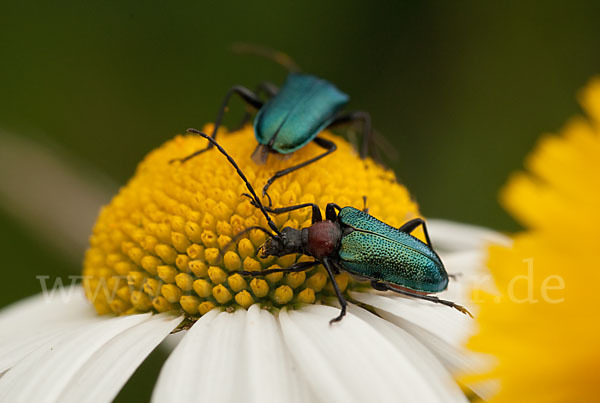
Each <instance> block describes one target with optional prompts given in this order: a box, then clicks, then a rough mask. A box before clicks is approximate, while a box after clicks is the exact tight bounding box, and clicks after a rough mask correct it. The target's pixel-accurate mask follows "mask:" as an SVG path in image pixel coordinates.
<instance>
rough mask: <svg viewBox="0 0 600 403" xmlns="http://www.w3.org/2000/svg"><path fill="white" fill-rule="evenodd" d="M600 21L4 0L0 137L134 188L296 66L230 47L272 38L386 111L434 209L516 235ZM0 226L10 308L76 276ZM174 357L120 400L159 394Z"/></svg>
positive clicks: (512, 10)
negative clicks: (517, 190)
mask: <svg viewBox="0 0 600 403" xmlns="http://www.w3.org/2000/svg"><path fill="white" fill-rule="evenodd" d="M36 3H37V4H36ZM599 17H600V3H598V2H597V1H572V2H569V3H568V5H567V4H566V3H565V2H558V1H545V2H541V1H540V2H529V1H524V2H523V1H519V2H481V1H460V2H446V1H438V2H420V1H408V2H399V1H395V2H386V3H383V2H381V3H376V2H370V3H367V2H362V1H350V0H346V1H329V2H324V1H303V2H272V1H251V2H239V3H237V4H236V3H233V2H208V1H204V2H192V1H179V2H169V3H167V2H163V1H145V2H143V4H142V2H138V1H118V2H117V1H104V2H82V1H71V2H64V1H56V2H31V1H22V2H8V1H4V2H2V5H0V129H1V130H4V131H8V132H12V133H17V134H19V135H21V136H28V137H33V138H36V137H43V138H45V139H46V140H48V139H50V140H51V141H52V142H55V143H58V144H59V145H60V146H62V147H63V148H64V149H66V150H68V151H69V152H71V153H73V154H75V155H77V156H78V157H79V158H80V159H82V160H84V161H86V162H87V163H88V164H89V165H91V166H92V167H94V168H96V169H97V170H99V171H101V172H104V173H105V174H106V175H108V177H110V178H112V179H113V180H114V181H115V183H117V184H123V183H125V181H126V180H127V179H128V178H129V177H130V176H131V174H132V172H133V170H134V169H135V166H136V164H137V163H138V161H140V159H141V158H142V157H143V156H144V155H145V154H146V153H147V152H148V151H150V150H151V149H153V148H155V147H156V146H158V145H160V144H161V143H163V142H164V141H166V140H167V139H169V138H171V137H172V136H173V135H174V134H176V133H181V132H182V131H184V130H185V128H187V127H190V126H195V127H199V126H202V125H203V124H204V123H205V122H209V121H212V120H213V119H214V117H215V114H216V112H217V110H218V106H219V104H220V102H221V100H222V97H223V95H224V94H225V91H226V90H227V89H228V88H229V87H230V86H232V85H233V84H242V85H246V86H249V87H254V86H255V84H256V83H258V82H260V81H263V80H270V81H273V82H274V83H279V84H280V83H281V82H282V81H283V79H284V78H285V75H286V72H285V70H284V69H282V68H281V67H280V66H278V65H275V64H274V63H272V62H270V61H268V60H265V59H261V58H259V57H255V56H248V55H236V54H233V53H231V51H230V50H229V49H230V46H231V44H232V43H233V42H237V41H244V42H249V43H256V44H263V45H267V46H269V47H272V48H275V49H279V50H282V51H284V52H286V53H288V54H289V55H291V56H292V57H293V58H294V59H295V60H296V62H297V63H298V64H299V65H300V66H302V68H303V70H304V71H306V72H310V73H314V74H316V75H318V76H321V77H324V78H326V79H329V80H331V81H332V82H334V83H335V84H337V85H338V86H339V87H340V88H341V89H342V90H344V91H345V92H347V93H348V94H350V95H351V97H352V101H351V104H350V106H349V108H351V109H364V110H367V111H369V112H370V113H371V115H372V118H373V123H374V126H375V127H376V128H377V129H378V130H379V131H380V132H381V133H382V134H384V135H385V136H386V137H387V138H388V139H389V140H390V141H391V142H392V143H393V144H394V145H395V146H396V147H397V150H398V153H399V159H398V160H397V161H396V162H395V163H394V166H393V169H394V170H395V171H396V173H397V175H398V177H399V179H400V180H401V181H402V182H404V183H405V184H406V185H407V186H408V188H409V189H410V190H411V192H412V193H413V194H414V195H415V197H416V199H417V200H418V202H419V203H420V205H421V209H422V212H423V213H424V214H425V215H426V216H429V217H443V218H448V219H452V220H457V221H462V222H468V223H474V224H480V225H485V226H489V227H493V228H497V229H500V230H509V231H510V230H515V229H517V228H518V227H517V226H516V224H514V223H513V222H512V220H511V219H510V218H509V217H508V216H507V215H506V214H505V213H504V212H503V211H502V209H501V208H500V207H499V205H498V203H497V192H498V190H499V188H500V187H501V185H502V184H503V183H504V182H505V180H506V178H507V176H508V175H509V174H510V172H511V171H513V170H515V169H517V168H519V167H521V166H522V161H523V157H524V156H525V155H526V153H527V152H528V151H529V150H530V149H531V148H532V146H533V144H534V142H535V140H536V138H537V137H538V136H539V135H540V134H542V133H544V132H555V131H557V130H558V129H559V128H560V127H561V126H562V124H563V123H564V122H565V120H566V119H567V118H569V117H570V116H572V115H573V114H575V113H578V112H579V111H580V109H579V106H578V105H577V103H576V100H575V95H576V92H577V90H578V89H580V88H581V87H582V86H583V85H584V84H585V83H586V82H587V80H588V79H589V78H590V77H591V76H592V75H594V74H597V73H600V52H599V49H600V24H599V22H598V21H600V19H599ZM233 109H234V110H237V111H238V112H237V114H234V113H232V114H231V117H232V119H230V120H228V122H229V123H230V124H233V122H234V121H237V119H238V117H239V115H240V114H241V113H242V110H243V108H242V106H241V103H237V104H236V105H235V106H233ZM22 158H24V159H27V155H23V156H22ZM10 174H14V175H17V176H18V172H14V173H10ZM23 186H27V183H23ZM0 222H1V230H0V247H1V248H2V249H1V252H2V261H3V268H2V275H3V279H4V284H5V285H7V284H10V286H9V287H8V288H9V290H5V292H3V293H1V294H0V306H4V305H6V304H7V303H9V302H10V301H14V300H16V299H18V298H21V297H23V296H26V295H30V294H33V293H36V292H39V282H38V281H37V280H36V279H35V274H39V273H40V272H44V273H45V274H49V275H50V276H57V275H61V274H62V275H64V274H66V273H76V272H78V270H79V267H78V264H77V263H75V262H74V261H73V260H70V259H68V258H66V257H64V256H62V255H61V254H58V253H56V252H55V251H54V250H52V249H51V248H48V247H46V246H45V245H43V244H42V243H41V242H40V241H39V240H38V238H36V237H35V236H34V235H33V234H31V233H30V232H31V230H30V229H28V227H25V226H23V225H22V223H20V221H19V220H17V219H16V218H14V217H13V216H12V215H11V214H10V212H7V211H3V212H0ZM81 253H82V252H81ZM16 282H17V284H18V285H15V283H16ZM162 359H164V354H162V353H155V354H154V355H153V356H152V359H151V360H150V361H149V362H147V363H145V364H144V365H143V367H142V368H141V370H140V371H139V372H138V373H137V374H136V377H135V378H134V380H133V381H132V382H131V383H130V384H129V386H128V387H127V388H126V389H125V391H124V392H123V393H124V394H122V395H121V398H123V399H125V398H129V399H133V398H134V397H135V398H136V399H137V400H141V401H144V400H147V397H148V395H149V393H150V387H146V388H145V389H143V388H142V386H141V385H144V382H146V385H151V384H152V383H153V382H154V377H155V376H156V373H157V371H158V370H159V368H160V361H161V360H162ZM140 390H143V392H140Z"/></svg>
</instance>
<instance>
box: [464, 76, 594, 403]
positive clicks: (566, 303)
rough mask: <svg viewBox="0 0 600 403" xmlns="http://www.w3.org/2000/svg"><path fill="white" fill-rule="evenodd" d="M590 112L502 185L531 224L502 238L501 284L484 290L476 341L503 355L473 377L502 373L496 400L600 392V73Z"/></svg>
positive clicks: (584, 397) (586, 398)
mask: <svg viewBox="0 0 600 403" xmlns="http://www.w3.org/2000/svg"><path fill="white" fill-rule="evenodd" d="M580 100H581V103H582V105H583V107H584V108H585V110H586V111H587V113H588V114H589V117H590V118H589V119H585V118H583V117H578V118H575V119H573V120H572V121H570V122H569V123H568V124H567V125H566V127H565V128H564V129H563V130H562V132H561V133H560V134H559V135H547V136H544V137H542V139H541V140H540V141H539V143H538V145H537V146H536V148H535V150H534V151H533V152H532V153H531V155H530V156H529V157H528V158H527V160H526V161H525V166H526V168H527V172H519V173H516V174H514V176H513V177H512V178H511V179H510V180H509V182H508V184H507V186H506V188H505V189H504V190H503V192H502V194H501V199H502V201H503V203H504V205H505V206H506V208H507V210H508V211H509V212H511V213H512V215H513V216H514V217H515V218H516V219H517V220H518V221H519V222H520V223H521V224H523V226H524V227H525V230H523V231H522V232H521V233H519V234H517V235H515V236H514V237H513V241H514V242H513V243H512V246H508V247H507V246H504V247H502V246H493V247H491V249H490V255H489V259H488V266H489V268H490V270H491V272H492V275H493V277H494V280H495V283H496V288H497V291H498V292H497V293H493V294H486V293H484V292H481V293H480V299H481V303H480V309H481V313H480V316H479V319H478V322H479V325H480V332H479V334H478V335H477V336H475V337H473V338H472V339H471V340H470V342H469V347H471V348H472V349H473V350H476V351H479V352H482V353H486V354H491V355H494V356H496V358H497V361H498V364H497V366H495V367H494V368H493V369H491V370H490V371H488V372H485V373H484V374H482V375H474V376H471V377H469V380H471V381H481V380H489V379H493V380H497V381H499V386H500V388H499V391H498V393H497V394H496V395H495V396H494V398H493V401H495V402H591V401H597V399H598V391H597V386H598V382H599V381H600V375H599V374H600V342H599V340H600V326H599V325H598V321H597V320H596V319H594V318H597V313H596V306H597V301H596V293H595V291H594V287H595V285H596V284H598V283H599V282H600V267H599V265H598V261H599V258H600V255H599V253H598V249H596V248H597V239H598V227H600V210H599V209H598V207H599V206H600V176H599V173H600V78H596V79H594V80H592V81H591V83H590V84H589V85H588V86H587V87H586V88H585V90H584V91H583V92H582V93H581V96H580Z"/></svg>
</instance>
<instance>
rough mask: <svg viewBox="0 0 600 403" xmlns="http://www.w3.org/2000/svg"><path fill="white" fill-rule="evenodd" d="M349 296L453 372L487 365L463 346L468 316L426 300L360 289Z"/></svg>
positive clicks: (469, 325) (468, 329)
mask: <svg viewBox="0 0 600 403" xmlns="http://www.w3.org/2000/svg"><path fill="white" fill-rule="evenodd" d="M350 295H351V296H352V298H354V299H355V300H357V301H360V302H362V303H364V304H366V305H369V306H372V307H373V308H375V309H376V311H377V313H378V314H379V315H381V317H382V318H384V319H385V320H387V321H389V322H391V323H394V324H395V325H397V326H399V327H401V328H402V329H405V330H406V331H408V332H409V333H410V334H412V335H413V336H414V337H415V338H416V339H418V340H419V341H421V342H422V343H423V344H425V345H426V346H427V347H428V348H429V349H430V350H431V351H432V352H433V353H434V354H435V355H436V356H437V357H438V358H439V359H440V361H441V362H442V363H443V364H444V365H445V366H446V367H447V368H448V369H449V370H450V371H452V372H453V373H454V372H455V371H473V370H474V369H478V368H481V367H482V366H487V360H486V359H484V358H482V357H481V356H479V355H477V354H472V353H469V352H467V351H466V350H465V349H464V348H463V347H462V344H463V341H464V339H465V338H466V337H467V336H468V335H470V333H471V332H472V326H473V322H474V321H473V319H471V318H470V317H468V316H466V315H464V314H462V313H460V312H458V311H456V310H454V309H452V308H448V307H446V306H441V305H436V304H432V303H430V302H427V301H419V300H415V299H410V298H401V297H387V296H382V295H375V294H370V293H360V292H350Z"/></svg>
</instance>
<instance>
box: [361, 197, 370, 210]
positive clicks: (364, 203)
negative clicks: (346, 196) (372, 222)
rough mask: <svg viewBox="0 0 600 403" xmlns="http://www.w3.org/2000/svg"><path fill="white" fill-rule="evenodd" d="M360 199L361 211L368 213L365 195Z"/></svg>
mask: <svg viewBox="0 0 600 403" xmlns="http://www.w3.org/2000/svg"><path fill="white" fill-rule="evenodd" d="M362 199H363V209H362V211H363V213H367V214H369V208H368V207H367V196H363V197H362Z"/></svg>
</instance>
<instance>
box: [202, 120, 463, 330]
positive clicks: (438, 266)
mask: <svg viewBox="0 0 600 403" xmlns="http://www.w3.org/2000/svg"><path fill="white" fill-rule="evenodd" d="M192 132H193V133H197V134H199V135H201V136H202V137H204V138H206V139H208V140H209V141H210V142H211V144H213V145H214V146H216V147H217V149H218V150H219V151H220V152H221V153H223V154H224V155H225V156H226V157H227V159H228V160H229V162H230V163H231V164H232V165H233V166H234V167H235V169H236V170H237V172H238V174H239V176H240V177H241V178H242V180H243V181H244V182H245V184H246V187H247V188H248V190H249V192H250V194H245V195H246V196H248V197H249V198H250V199H251V202H252V204H253V205H254V206H256V207H257V208H259V209H260V210H261V211H262V213H263V215H264V216H265V218H266V219H267V223H268V225H269V227H270V229H271V230H272V231H273V232H274V233H275V234H273V233H271V232H270V231H269V230H267V229H265V228H262V227H252V228H248V229H246V230H245V231H244V232H247V231H249V230H253V229H258V230H261V231H263V232H265V233H266V234H267V235H268V236H269V237H270V238H269V239H267V241H266V242H265V244H264V245H263V246H262V248H261V249H262V257H263V258H266V257H268V256H284V255H289V254H292V253H302V254H304V255H308V256H312V257H313V258H315V260H314V261H308V262H306V261H305V262H298V263H295V264H293V265H291V266H290V267H285V268H278V269H267V270H263V271H260V272H247V271H239V272H238V273H240V274H242V275H244V276H264V275H267V274H271V273H279V272H286V273H289V272H299V271H304V270H308V269H310V268H311V267H314V266H316V265H318V264H322V265H323V266H324V267H325V269H326V271H327V274H328V276H329V279H330V280H331V283H332V285H333V289H334V290H335V293H336V295H337V298H338V300H339V302H340V305H341V308H342V309H341V312H340V314H339V316H337V317H336V318H334V319H332V320H331V322H335V321H339V320H341V319H342V318H343V317H344V315H345V314H346V300H345V298H344V296H343V295H342V292H341V291H340V288H339V286H338V284H337V283H336V281H335V276H334V275H335V274H339V273H340V271H342V270H344V271H347V272H348V273H351V274H353V275H355V276H358V277H360V278H362V279H367V280H369V281H371V286H372V287H373V288H375V289H377V290H381V291H388V290H389V291H394V292H397V293H400V294H403V295H408V296H411V297H414V298H419V299H424V300H427V301H431V302H435V303H439V304H443V305H447V306H450V307H452V308H455V309H457V310H459V311H460V312H462V313H465V314H468V315H471V314H470V313H469V311H468V310H467V309H466V308H464V307H462V306H460V305H458V304H455V303H454V302H452V301H446V300H442V299H439V298H437V297H435V296H432V295H428V294H431V293H437V292H440V291H444V290H445V289H446V288H447V286H448V274H447V273H446V269H445V268H444V264H443V263H442V261H441V259H440V258H439V256H438V255H437V253H436V252H435V251H434V250H433V248H432V245H431V240H430V239H429V234H428V232H427V226H426V225H425V221H423V220H422V219H421V218H415V219H413V220H410V221H408V222H407V223H405V224H404V225H402V226H401V227H400V228H394V227H391V226H389V225H387V224H386V223H384V222H381V221H379V220H378V219H376V218H375V217H373V216H371V215H369V214H368V213H367V212H366V211H361V210H358V209H355V208H354V207H344V208H342V207H340V206H338V205H337V204H335V203H329V204H327V207H326V209H325V220H323V218H322V216H321V210H320V209H319V206H317V205H316V204H314V203H304V204H298V205H296V206H289V207H282V208H277V209H271V208H267V207H265V206H263V204H262V203H261V201H260V199H259V198H258V197H257V195H256V193H255V191H254V189H253V187H252V185H250V183H249V182H248V180H247V179H246V176H245V175H244V173H243V172H242V171H241V169H240V168H239V166H238V165H237V164H236V162H235V161H234V160H233V158H231V156H229V155H228V154H227V152H226V151H225V150H224V149H223V148H222V147H221V146H220V145H219V144H218V143H217V142H216V140H214V139H213V138H211V137H209V136H208V135H207V134H205V133H202V132H200V131H198V130H195V129H192ZM307 207H311V208H312V225H311V226H310V227H308V228H303V229H299V230H298V229H295V228H291V227H285V228H283V229H282V230H281V231H279V229H278V228H277V226H276V225H275V223H274V222H273V220H272V219H271V218H270V216H269V214H268V213H271V214H282V213H287V212H290V211H293V210H298V209H302V208H307ZM419 226H422V227H423V232H424V234H425V240H426V242H422V241H421V240H419V239H418V238H416V237H414V236H412V235H411V233H412V231H414V230H415V229H416V228H417V227H419ZM244 232H243V233H244ZM240 235H241V234H238V235H237V236H236V237H238V236H240Z"/></svg>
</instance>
